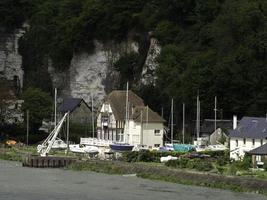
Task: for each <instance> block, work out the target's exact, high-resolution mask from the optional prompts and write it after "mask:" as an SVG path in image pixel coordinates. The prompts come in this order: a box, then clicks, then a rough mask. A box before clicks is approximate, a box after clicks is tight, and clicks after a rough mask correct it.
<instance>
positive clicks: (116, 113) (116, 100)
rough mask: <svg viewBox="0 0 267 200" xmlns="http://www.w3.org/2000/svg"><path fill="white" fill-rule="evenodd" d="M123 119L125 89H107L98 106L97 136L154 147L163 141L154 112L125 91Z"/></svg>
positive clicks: (159, 121)
mask: <svg viewBox="0 0 267 200" xmlns="http://www.w3.org/2000/svg"><path fill="white" fill-rule="evenodd" d="M125 118H126V91H125V90H115V91H113V92H111V93H110V94H109V95H108V96H107V97H106V99H105V101H104V103H103V104H102V106H101V109H100V112H99V114H98V117H97V137H98V139H105V140H112V141H120V142H127V143H129V144H133V145H139V144H142V145H147V146H148V147H151V148H152V147H158V146H162V144H163V123H164V121H165V120H164V119H163V118H161V117H160V116H159V115H158V114H157V113H156V112H154V111H152V110H151V109H150V108H149V107H148V106H145V105H144V102H143V100H142V99H141V98H140V97H139V96H137V95H136V94H135V93H134V92H132V91H131V90H130V91H128V119H129V120H127V121H126V120H125Z"/></svg>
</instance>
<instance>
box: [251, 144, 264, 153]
mask: <svg viewBox="0 0 267 200" xmlns="http://www.w3.org/2000/svg"><path fill="white" fill-rule="evenodd" d="M249 154H252V155H267V143H266V144H264V145H262V146H260V147H258V148H256V149H253V150H251V151H250V152H249Z"/></svg>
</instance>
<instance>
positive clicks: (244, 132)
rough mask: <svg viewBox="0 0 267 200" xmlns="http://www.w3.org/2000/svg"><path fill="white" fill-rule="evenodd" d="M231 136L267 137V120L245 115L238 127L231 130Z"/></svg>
mask: <svg viewBox="0 0 267 200" xmlns="http://www.w3.org/2000/svg"><path fill="white" fill-rule="evenodd" d="M229 136H230V137H238V138H252V139H266V138H267V120H266V118H259V117H243V118H242V119H241V120H240V122H239V124H238V126H237V128H236V129H234V130H232V131H230V135H229Z"/></svg>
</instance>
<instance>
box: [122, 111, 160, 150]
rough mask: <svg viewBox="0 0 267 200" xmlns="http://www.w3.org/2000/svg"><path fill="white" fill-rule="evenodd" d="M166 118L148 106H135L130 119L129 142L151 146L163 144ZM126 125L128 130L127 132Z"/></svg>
mask: <svg viewBox="0 0 267 200" xmlns="http://www.w3.org/2000/svg"><path fill="white" fill-rule="evenodd" d="M164 121H165V120H164V119H163V118H162V117H160V116H159V115H158V114H157V113H156V112H154V111H152V110H151V109H150V108H149V107H148V106H137V107H135V108H133V112H132V117H131V118H130V120H129V132H128V133H127V138H128V142H129V143H130V144H133V145H139V144H141V145H146V146H148V147H149V148H153V147H160V146H163V129H164V126H163V123H164ZM127 128H128V127H127V126H126V132H127Z"/></svg>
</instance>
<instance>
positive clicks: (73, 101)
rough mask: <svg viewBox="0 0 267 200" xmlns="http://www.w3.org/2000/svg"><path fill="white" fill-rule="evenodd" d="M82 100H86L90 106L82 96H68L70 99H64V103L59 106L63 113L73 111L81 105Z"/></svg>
mask: <svg viewBox="0 0 267 200" xmlns="http://www.w3.org/2000/svg"><path fill="white" fill-rule="evenodd" d="M82 102H84V103H85V105H86V106H87V107H88V108H89V106H88V105H87V104H86V102H85V101H84V100H83V99H80V98H68V99H64V100H63V102H62V104H61V105H60V106H59V108H58V111H59V112H61V113H66V112H68V111H69V112H72V111H74V110H75V109H76V108H77V107H78V106H80V105H81V103H82ZM89 109H90V108H89Z"/></svg>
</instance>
